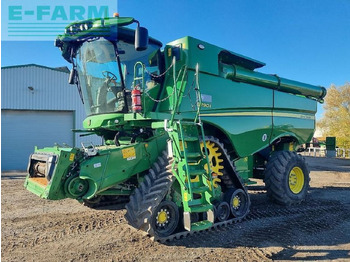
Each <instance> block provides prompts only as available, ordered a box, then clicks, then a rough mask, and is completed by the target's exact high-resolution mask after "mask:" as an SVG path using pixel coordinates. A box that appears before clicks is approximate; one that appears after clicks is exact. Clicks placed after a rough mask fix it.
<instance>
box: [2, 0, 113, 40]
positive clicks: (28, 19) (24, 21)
mask: <svg viewBox="0 0 350 262" xmlns="http://www.w3.org/2000/svg"><path fill="white" fill-rule="evenodd" d="M28 2H29V3H28ZM1 5H2V6H1V16H2V25H1V27H2V28H1V32H2V33H1V37H2V40H15V41H16V40H19V41H23V40H25V41H31V40H33V41H38V40H44V41H47V40H50V41H51V40H54V39H55V37H56V36H57V35H58V34H63V33H64V28H65V26H67V25H68V24H70V23H72V22H75V21H79V20H85V19H91V18H106V17H110V16H111V14H112V13H113V12H115V11H117V2H116V0H115V1H110V0H109V1H107V0H104V1H93V0H88V1H86V0H85V1H76V0H71V1H68V0H63V1H62V0H61V1H44V0H34V1H27V0H12V1H2V3H1Z"/></svg>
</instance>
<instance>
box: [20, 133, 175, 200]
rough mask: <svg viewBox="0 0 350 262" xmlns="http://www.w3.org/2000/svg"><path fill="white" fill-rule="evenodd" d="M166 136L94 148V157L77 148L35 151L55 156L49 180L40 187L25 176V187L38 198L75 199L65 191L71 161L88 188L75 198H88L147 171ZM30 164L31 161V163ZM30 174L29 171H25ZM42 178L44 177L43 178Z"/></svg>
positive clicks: (121, 192) (162, 146)
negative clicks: (95, 153) (95, 151)
mask: <svg viewBox="0 0 350 262" xmlns="http://www.w3.org/2000/svg"><path fill="white" fill-rule="evenodd" d="M167 138H168V137H167V135H166V134H163V135H159V136H155V137H152V138H151V139H149V140H148V141H145V142H138V143H134V144H130V145H122V146H119V147H116V146H115V145H114V146H98V147H95V150H97V152H98V153H97V155H95V156H91V157H86V156H84V154H83V153H82V152H81V151H80V150H79V149H77V148H58V147H51V148H44V149H36V150H35V153H37V154H42V155H55V156H57V161H56V164H55V169H54V172H53V175H52V177H51V179H50V181H48V182H46V183H47V184H46V185H43V184H40V183H38V182H37V181H35V179H33V178H31V177H30V174H29V175H28V176H27V178H26V181H25V187H26V188H27V189H28V190H29V191H31V192H32V193H34V194H36V195H38V196H40V197H41V198H46V199H51V200H58V199H64V198H67V197H70V198H77V197H75V196H72V195H70V194H69V193H68V192H67V190H66V186H67V185H66V184H65V183H66V181H67V178H66V177H67V176H68V173H69V171H70V170H72V165H73V163H74V162H77V163H79V164H78V166H79V172H74V171H73V173H72V176H75V175H78V176H79V178H80V179H82V180H84V181H87V182H88V185H89V186H88V189H87V191H86V192H84V195H82V196H79V197H78V198H79V199H89V198H92V197H93V196H94V195H96V194H98V193H101V192H103V191H105V190H108V189H109V188H111V187H113V186H115V185H118V184H120V183H122V182H124V181H126V180H128V179H130V178H131V177H133V176H134V175H135V174H139V173H142V172H144V171H147V170H148V169H149V168H150V167H151V165H152V163H154V162H155V160H156V159H157V157H158V156H159V155H160V154H161V152H162V151H163V150H165V145H166V139H167ZM32 161H34V160H32ZM29 173H30V172H29ZM44 179H45V178H44ZM116 190H117V191H115V192H114V193H113V191H111V192H106V194H113V195H120V194H130V193H131V190H120V189H116Z"/></svg>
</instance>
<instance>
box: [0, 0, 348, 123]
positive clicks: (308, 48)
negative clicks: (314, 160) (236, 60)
mask: <svg viewBox="0 0 350 262" xmlns="http://www.w3.org/2000/svg"><path fill="white" fill-rule="evenodd" d="M116 11H118V12H119V13H120V16H133V17H135V18H136V19H137V20H139V21H140V22H141V25H142V26H145V27H147V28H148V29H149V34H150V35H151V36H152V37H154V38H156V39H158V40H160V41H161V42H163V44H165V43H167V42H170V41H172V40H175V39H177V38H180V37H183V36H186V35H191V36H194V37H196V38H199V39H202V40H204V41H207V42H210V43H213V44H216V45H218V46H220V47H223V48H226V49H228V50H231V51H234V52H237V53H240V54H243V55H246V56H249V57H252V58H255V59H257V60H260V61H263V62H265V63H266V66H265V67H264V68H262V69H260V70H259V71H261V72H264V73H271V74H274V73H276V74H278V75H280V76H282V77H285V78H290V79H293V80H298V81H302V82H306V83H310V84H315V85H322V86H325V87H327V88H328V87H329V86H330V85H331V84H335V85H343V84H345V83H346V82H350V1H349V0H336V1H335V0H308V1H305V0H250V1H248V0H231V1H230V0H218V1H213V0H211V1H209V0H202V1H199V0H191V1H190V0H187V1H186V0H177V1H175V0H173V1H169V0H163V1H162V0H154V1H149V0H144V1H139V0H138V1H137V0H119V1H118V5H117V6H116ZM53 40H54V39H53ZM1 59H2V64H1V65H2V66H8V65H18V64H28V63H36V64H41V65H46V66H53V67H56V66H63V65H67V66H69V64H68V63H67V62H65V60H64V59H63V58H62V57H61V55H60V51H59V50H58V49H57V48H55V47H54V46H53V41H52V42H2V57H1ZM69 67H70V66H69ZM319 108H320V107H319ZM319 111H320V113H321V112H322V110H319ZM320 113H318V115H317V118H319V117H320Z"/></svg>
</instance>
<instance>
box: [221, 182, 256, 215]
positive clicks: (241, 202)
mask: <svg viewBox="0 0 350 262" xmlns="http://www.w3.org/2000/svg"><path fill="white" fill-rule="evenodd" d="M224 200H225V201H226V202H227V203H228V205H229V207H230V211H231V214H232V215H233V217H234V218H238V219H241V218H243V217H245V216H246V215H247V214H248V213H249V208H250V198H249V196H248V195H247V193H246V192H245V191H244V190H243V189H240V188H238V189H235V188H231V189H229V190H228V191H226V193H225V195H224Z"/></svg>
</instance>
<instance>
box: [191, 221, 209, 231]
mask: <svg viewBox="0 0 350 262" xmlns="http://www.w3.org/2000/svg"><path fill="white" fill-rule="evenodd" d="M212 225H213V223H212V222H210V221H208V220H203V221H198V222H194V223H192V224H191V230H192V231H200V230H204V229H207V228H210V227H211V226H212Z"/></svg>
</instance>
